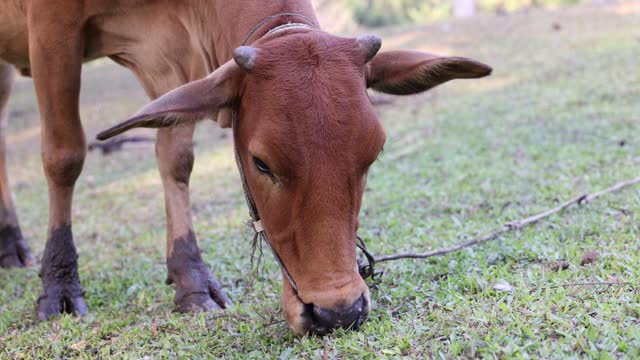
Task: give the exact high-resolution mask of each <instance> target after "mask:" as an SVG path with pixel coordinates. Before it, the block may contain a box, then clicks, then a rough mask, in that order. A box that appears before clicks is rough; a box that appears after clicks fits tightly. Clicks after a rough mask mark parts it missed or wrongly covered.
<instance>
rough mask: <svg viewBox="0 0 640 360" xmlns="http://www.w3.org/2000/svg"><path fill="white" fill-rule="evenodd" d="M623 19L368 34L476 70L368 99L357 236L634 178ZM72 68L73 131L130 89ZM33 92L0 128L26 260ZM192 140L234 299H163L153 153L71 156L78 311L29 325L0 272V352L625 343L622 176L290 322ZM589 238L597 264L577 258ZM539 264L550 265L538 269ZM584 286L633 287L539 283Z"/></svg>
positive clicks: (430, 239)
mask: <svg viewBox="0 0 640 360" xmlns="http://www.w3.org/2000/svg"><path fill="white" fill-rule="evenodd" d="M638 23H640V6H639V5H638V2H620V3H610V4H608V5H600V6H592V5H583V6H578V7H573V8H569V9H566V10H564V11H562V12H548V11H542V10H531V11H528V12H523V13H518V14H515V15H510V16H488V15H481V16H478V17H476V18H474V19H471V20H466V21H451V22H446V23H439V24H435V25H429V26H420V27H415V26H413V27H401V28H390V29H386V30H384V33H383V35H385V36H384V38H385V40H386V48H388V49H390V48H414V49H420V50H425V51H427V50H430V51H434V52H445V53H451V54H461V55H467V56H469V57H473V58H477V59H479V60H482V61H485V62H487V63H489V64H491V65H493V66H494V68H495V72H494V75H493V76H492V77H490V78H487V79H483V80H474V81H459V82H453V83H451V84H447V85H444V86H442V87H440V88H438V89H436V90H434V91H432V92H430V93H428V94H425V95H421V96H416V97H410V98H397V99H395V100H394V104H392V105H388V106H384V107H379V108H378V112H379V114H380V118H381V121H382V122H383V123H384V125H385V128H386V129H387V134H388V142H387V145H386V146H385V148H386V150H385V153H384V155H383V156H382V157H381V159H380V160H379V162H378V163H377V164H376V165H375V166H374V168H373V169H372V171H371V174H370V176H369V184H368V189H367V192H366V194H365V199H364V204H363V210H362V213H361V229H362V232H361V234H362V235H363V236H364V237H365V238H367V239H368V244H369V247H370V249H371V250H372V251H373V252H375V253H377V254H386V253H393V252H399V251H406V250H414V251H421V250H429V249H433V248H437V247H441V246H445V245H451V244H454V243H457V242H460V241H464V240H466V239H468V238H470V237H473V236H476V235H478V234H483V233H486V232H488V231H490V230H492V229H495V228H497V227H500V226H501V224H503V223H505V222H508V221H511V220H515V219H519V218H523V217H525V216H527V215H529V214H532V213H535V212H538V211H541V210H544V209H547V208H550V207H552V206H554V205H556V204H558V203H559V202H560V201H563V200H566V199H569V198H571V197H573V196H575V195H577V194H579V193H581V192H590V191H594V190H598V189H601V188H605V187H608V186H610V185H612V184H613V183H615V182H617V181H619V180H622V179H626V178H632V177H635V176H637V175H638V173H639V172H640V150H639V149H640V135H639V134H640V101H638V99H640V72H638V71H637V55H638V51H637V49H638V46H640V27H638V26H637V24H638ZM553 24H557V25H559V26H560V30H554V29H553ZM83 79H84V85H83V98H82V115H83V118H84V120H85V127H86V132H87V134H88V137H89V138H92V137H93V136H94V135H95V134H96V133H97V132H98V131H99V130H101V129H104V128H106V127H107V126H108V125H110V124H114V123H116V122H118V121H120V120H122V119H124V118H126V117H127V116H128V115H130V114H131V113H133V112H134V111H135V110H136V109H137V108H138V106H140V105H142V104H143V103H144V102H145V101H146V100H145V99H144V96H143V93H142V91H141V90H139V86H138V85H137V84H136V83H135V81H134V80H133V79H132V77H131V76H130V74H129V73H128V72H127V71H125V70H123V69H119V68H117V67H115V66H113V65H110V64H108V63H107V62H97V63H93V64H89V65H88V66H87V67H86V69H85V73H84V77H83ZM34 104H35V100H34V96H33V92H32V85H31V82H30V81H29V80H26V79H25V80H21V81H20V82H19V83H18V84H17V86H16V91H15V94H14V97H13V98H12V102H11V105H10V111H11V120H10V124H9V134H10V135H9V138H8V143H9V147H10V174H11V181H12V185H13V189H14V194H15V198H16V200H17V206H18V211H19V216H20V218H21V223H22V227H23V232H24V233H25V236H26V237H27V239H28V241H29V243H30V244H31V246H32V248H33V250H34V252H35V254H36V255H37V256H38V258H40V257H41V255H42V251H43V248H44V238H45V231H46V211H47V205H46V204H47V202H46V187H45V181H44V177H43V174H42V168H41V165H40V163H39V151H37V150H36V149H37V148H38V141H39V140H38V137H39V130H38V116H37V112H36V109H35V105H34ZM196 141H197V147H196V153H197V161H196V167H195V170H194V174H193V178H192V179H193V180H192V198H193V212H194V214H195V215H194V216H195V220H194V221H195V226H196V231H197V233H198V236H199V240H200V244H201V247H202V249H203V251H204V254H203V256H204V259H205V261H206V262H207V264H208V265H210V267H211V268H212V270H213V272H214V274H216V275H217V276H218V278H219V279H220V280H221V282H222V283H223V285H224V287H225V288H226V289H227V291H228V293H229V295H230V296H231V298H232V299H233V300H234V302H235V306H234V307H233V308H232V309H231V310H229V311H226V312H221V313H211V314H200V315H178V314H173V313H172V312H171V310H172V298H173V290H172V289H171V288H170V287H168V286H166V285H164V282H163V281H164V277H165V274H166V270H165V264H164V240H163V239H164V237H165V232H164V207H163V198H162V187H161V184H160V179H159V177H158V175H157V170H156V169H155V160H154V156H153V148H152V147H151V146H147V147H141V148H136V149H129V150H126V151H123V152H120V153H117V154H114V155H112V156H108V157H103V156H102V155H99V154H97V153H91V154H90V155H89V156H88V159H87V163H86V165H85V170H84V172H83V175H82V177H81V179H80V181H79V184H78V187H77V191H76V201H75V206H74V209H73V213H74V234H75V237H76V243H77V246H78V249H79V253H80V256H81V257H80V274H81V280H82V282H83V285H84V288H85V290H86V293H87V294H86V299H87V302H88V304H89V306H90V310H91V312H90V314H89V315H88V316H87V317H86V318H84V319H77V318H74V317H69V316H64V317H61V318H59V319H56V320H54V321H50V322H46V323H38V322H37V321H36V320H35V316H34V309H35V308H34V304H35V300H36V298H37V296H38V293H39V290H40V280H39V278H38V276H37V272H38V269H37V268H35V267H34V268H29V269H24V270H12V271H6V270H0V288H1V291H0V358H18V359H19V358H34V357H47V358H48V357H56V358H76V357H78V358H93V357H102V358H112V357H118V358H141V357H144V356H149V357H151V358H205V357H210V358H219V357H226V358H259V359H262V358H265V357H268V358H283V359H286V358H297V357H299V358H322V357H327V358H397V357H403V356H405V357H415V358H418V357H420V358H421V357H438V358H456V357H461V358H468V357H487V358H503V357H509V358H511V357H514V358H582V357H586V358H602V359H608V358H637V357H638V356H640V326H639V324H640V293H639V292H638V286H637V284H638V280H639V279H640V267H639V266H638V264H640V242H639V241H638V233H639V228H638V224H639V222H638V217H639V214H640V189H639V188H637V187H636V188H630V189H627V190H625V191H624V192H621V193H617V194H612V195H609V196H607V197H605V198H602V199H600V200H598V201H597V202H595V203H592V204H590V205H588V206H585V207H582V208H576V209H572V210H569V211H568V212H566V213H565V214H564V215H562V216H554V217H552V218H551V219H549V220H546V221H544V222H542V223H540V224H538V225H535V226H533V227H530V228H526V229H523V230H522V231H519V232H518V233H515V234H510V235H507V236H504V237H502V238H500V239H498V240H496V241H493V242H490V243H487V244H484V245H481V246H478V247H474V248H471V249H465V250H463V251H460V252H457V253H454V254H451V255H448V256H444V257H439V258H431V259H428V260H426V261H398V262H393V263H388V264H386V265H385V266H384V267H385V274H384V276H383V278H382V281H381V283H379V284H378V285H377V286H376V287H375V289H373V291H372V300H373V311H372V314H371V318H370V320H369V321H368V322H367V323H366V324H365V325H364V326H363V328H362V329H361V330H360V331H357V332H344V331H338V332H336V333H334V334H331V335H329V336H325V337H323V338H318V337H295V336H293V335H292V334H291V333H290V332H289V331H288V329H287V326H286V324H285V323H284V322H283V316H282V314H281V312H280V305H279V292H280V286H281V284H280V282H281V279H280V275H279V273H278V269H277V265H276V264H275V263H274V261H273V260H272V259H271V258H269V257H268V256H266V257H265V260H266V265H265V267H264V269H263V271H262V272H261V273H260V274H259V276H258V279H257V281H256V282H254V284H253V285H249V284H248V283H247V281H246V279H247V276H248V271H249V252H250V232H249V230H248V229H247V228H246V227H245V226H244V225H243V221H244V220H245V219H246V214H247V211H246V209H245V205H244V203H243V198H242V193H241V187H240V183H239V179H238V176H237V171H236V169H235V164H234V162H233V151H232V148H231V143H230V137H229V132H228V131H226V130H224V131H223V130H219V129H216V128H215V127H214V126H213V125H203V126H202V128H200V129H199V131H198V132H197V139H196ZM592 250H593V251H596V252H597V254H598V258H597V260H596V261H595V262H593V263H590V264H585V265H581V258H582V256H583V255H584V254H585V253H586V252H588V251H592ZM560 260H567V261H569V262H570V265H569V267H568V268H567V269H566V270H561V271H554V270H553V269H552V267H553V265H554V264H555V263H556V262H558V261H560ZM599 281H620V282H630V283H632V284H635V285H627V286H623V285H618V286H583V287H578V286H559V287H555V286H558V285H563V284H569V283H576V282H599ZM498 284H502V285H503V286H502V288H505V289H506V290H509V289H510V290H511V291H501V290H496V289H495V288H494V286H495V285H498ZM506 284H508V285H509V286H505V285H506ZM498 288H500V287H498Z"/></svg>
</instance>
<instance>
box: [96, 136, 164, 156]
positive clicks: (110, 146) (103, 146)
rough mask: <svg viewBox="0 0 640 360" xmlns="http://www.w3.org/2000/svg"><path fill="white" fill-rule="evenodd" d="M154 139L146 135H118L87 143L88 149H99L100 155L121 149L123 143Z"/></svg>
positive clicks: (151, 140) (152, 140)
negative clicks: (105, 139)
mask: <svg viewBox="0 0 640 360" xmlns="http://www.w3.org/2000/svg"><path fill="white" fill-rule="evenodd" d="M154 141H155V139H153V138H150V137H146V136H128V137H127V136H120V137H115V138H113V139H110V140H107V141H99V142H92V143H91V144H89V151H94V150H101V151H102V155H109V154H111V153H113V152H116V151H120V150H122V147H123V146H124V144H127V143H141V142H150V143H152V142H154Z"/></svg>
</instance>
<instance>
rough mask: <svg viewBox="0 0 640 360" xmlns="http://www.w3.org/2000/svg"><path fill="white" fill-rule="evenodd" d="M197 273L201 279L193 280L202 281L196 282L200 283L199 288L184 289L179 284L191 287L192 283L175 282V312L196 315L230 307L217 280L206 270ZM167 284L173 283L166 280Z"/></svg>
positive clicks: (229, 301) (229, 302) (227, 298)
mask: <svg viewBox="0 0 640 360" xmlns="http://www.w3.org/2000/svg"><path fill="white" fill-rule="evenodd" d="M198 272H199V273H200V274H201V276H202V277H200V276H196V277H195V278H197V279H202V280H204V281H196V283H201V284H200V287H199V288H193V287H189V288H185V287H184V286H181V284H182V285H186V284H190V285H193V284H194V282H191V281H188V282H181V281H178V282H176V296H175V298H174V303H175V304H176V309H175V311H176V312H180V313H187V312H192V313H198V312H203V311H204V312H207V311H212V310H218V309H226V308H227V307H228V306H230V305H231V300H229V297H228V296H227V295H226V294H225V293H224V291H223V290H222V287H221V286H220V283H219V282H218V280H216V279H215V278H214V277H213V275H211V274H210V273H209V271H208V270H206V269H204V270H201V271H198ZM167 282H168V283H172V282H173V281H172V280H168V281H167Z"/></svg>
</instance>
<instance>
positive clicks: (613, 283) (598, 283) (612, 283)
mask: <svg viewBox="0 0 640 360" xmlns="http://www.w3.org/2000/svg"><path fill="white" fill-rule="evenodd" d="M627 285H636V284H635V283H632V282H619V281H596V282H580V283H568V284H560V285H553V286H542V287H538V288H536V289H534V290H537V289H557V288H565V287H573V286H627Z"/></svg>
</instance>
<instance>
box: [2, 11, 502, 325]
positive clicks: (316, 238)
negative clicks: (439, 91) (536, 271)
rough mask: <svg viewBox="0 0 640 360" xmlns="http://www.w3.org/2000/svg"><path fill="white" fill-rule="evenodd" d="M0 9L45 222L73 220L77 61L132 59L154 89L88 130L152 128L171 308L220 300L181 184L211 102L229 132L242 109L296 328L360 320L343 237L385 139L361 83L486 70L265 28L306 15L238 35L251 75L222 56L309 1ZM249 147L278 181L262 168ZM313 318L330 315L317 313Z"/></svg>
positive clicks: (423, 85) (248, 157) (254, 176)
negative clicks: (247, 49) (37, 166)
mask: <svg viewBox="0 0 640 360" xmlns="http://www.w3.org/2000/svg"><path fill="white" fill-rule="evenodd" d="M2 6H3V8H2V9H0V62H1V61H5V62H9V63H12V64H14V65H15V66H16V67H18V68H20V69H21V71H22V72H23V73H30V74H31V75H33V77H34V81H35V84H36V91H37V92H38V99H39V105H40V110H41V113H42V114H43V116H42V128H43V132H42V134H43V139H42V142H43V161H44V164H45V169H46V171H45V173H46V175H47V178H48V180H49V181H48V183H49V190H50V191H49V192H50V202H51V205H50V220H49V221H50V226H51V228H53V229H57V228H61V227H62V226H65V225H66V224H69V223H70V220H71V219H70V208H71V197H72V193H73V184H74V183H75V179H76V178H77V175H78V174H79V172H80V170H81V168H82V161H83V159H84V147H85V142H84V136H83V133H82V128H81V125H80V119H79V116H78V91H79V84H80V66H81V63H82V61H84V60H88V59H93V58H98V57H103V56H108V57H110V58H112V59H113V60H114V61H116V62H118V63H120V64H122V65H124V66H126V67H128V68H129V69H131V70H132V72H133V73H134V74H135V75H136V76H137V77H138V79H139V80H140V82H141V84H142V86H143V87H144V89H145V90H146V92H147V93H148V94H149V96H150V97H151V98H157V97H159V98H158V99H157V100H156V101H154V102H153V103H151V104H150V105H148V106H147V107H145V108H144V109H142V110H141V111H140V112H139V113H138V114H136V115H135V116H134V117H133V118H132V119H130V120H128V121H127V122H124V123H122V124H120V125H117V126H115V127H114V128H112V129H109V130H107V131H105V132H103V133H102V134H100V135H99V138H101V139H106V138H109V137H111V136H114V135H117V134H119V133H121V132H124V131H126V130H128V129H131V128H135V127H153V128H162V129H160V130H159V132H158V141H157V146H156V153H157V158H158V166H159V168H160V174H161V177H162V182H163V185H164V189H165V200H166V209H167V228H168V230H167V236H168V239H167V240H168V242H167V258H168V263H169V271H170V278H172V280H174V281H175V282H176V284H178V283H180V284H190V285H189V286H186V285H185V286H179V287H178V289H177V293H178V294H179V296H177V298H176V303H177V306H178V308H179V309H183V308H187V307H188V308H192V307H193V306H196V307H197V306H200V307H202V308H205V309H209V308H211V307H212V306H210V305H211V303H210V302H211V301H212V300H213V301H216V302H217V304H218V305H219V306H224V305H225V304H224V302H226V300H225V299H226V298H225V297H224V294H222V292H221V290H220V289H219V286H218V285H217V281H215V279H213V278H212V277H211V275H210V274H209V273H208V271H206V268H204V266H203V265H202V260H201V258H200V257H199V254H198V250H197V244H196V240H195V236H194V235H193V226H192V223H191V214H190V202H189V190H188V183H189V176H190V173H191V168H192V164H193V151H192V143H191V137H192V135H193V131H194V126H195V125H194V124H195V122H196V121H197V120H200V119H201V118H203V117H210V118H214V119H215V118H216V116H217V114H218V113H219V112H220V117H219V123H220V124H221V125H223V126H229V125H230V121H229V115H230V113H231V111H232V110H233V111H237V112H238V114H239V119H240V122H239V124H238V128H237V130H238V131H237V132H236V133H235V134H234V136H235V141H236V144H237V146H238V149H239V152H240V156H241V158H242V161H243V163H244V164H246V169H245V172H246V176H247V181H248V184H249V187H250V189H251V192H252V194H253V196H254V197H255V201H256V203H257V207H258V210H259V212H260V214H261V216H262V218H263V222H264V226H265V228H266V231H267V234H268V235H269V238H270V240H271V243H272V244H273V247H274V250H275V251H276V252H277V253H278V254H279V255H280V257H281V258H282V261H283V263H284V264H285V266H286V268H287V269H288V271H289V272H290V274H291V276H292V277H293V278H294V279H295V281H296V284H297V286H298V292H297V294H296V293H295V292H293V291H292V289H291V288H290V287H289V285H288V284H287V283H285V286H284V291H283V298H282V304H283V308H284V312H285V317H286V318H287V321H288V322H289V325H290V327H291V328H292V329H293V330H294V331H295V332H296V333H304V332H307V331H313V332H317V333H323V332H325V331H328V330H330V328H332V327H333V326H348V325H350V324H341V323H340V317H341V316H342V315H341V314H348V316H347V315H345V318H348V319H353V318H354V316H355V317H357V318H358V321H357V324H359V323H360V320H363V319H364V318H366V316H367V314H368V311H369V304H370V301H369V291H368V289H367V286H366V285H365V283H364V282H363V280H362V279H361V278H360V276H359V274H358V271H357V269H356V253H355V238H356V232H357V229H358V212H359V210H360V205H361V201H362V194H363V191H364V186H365V183H366V173H367V169H368V168H369V166H370V165H371V164H372V163H373V162H374V161H375V159H376V157H377V156H378V153H379V152H380V151H381V149H382V146H383V144H384V141H385V134H384V131H383V130H382V127H381V126H380V123H379V122H378V120H377V118H376V116H375V113H374V111H373V109H372V107H371V104H370V103H369V100H368V96H367V92H366V87H367V85H369V86H372V87H373V88H375V89H378V90H380V91H387V92H390V93H398V94H408V93H415V92H419V91H424V90H427V89H429V88H431V87H433V86H436V85H438V84H441V83H443V82H445V81H448V80H451V79H453V78H461V77H462V78H464V77H481V76H484V75H487V74H488V73H489V72H490V69H489V68H488V67H486V66H485V65H483V64H480V63H477V62H473V61H471V60H468V59H463V58H439V57H434V56H433V55H428V54H422V53H410V52H393V53H386V55H385V53H383V54H380V55H378V57H374V58H373V60H372V61H371V62H370V63H369V64H367V61H368V60H369V59H370V58H371V57H372V56H373V55H374V54H375V52H376V50H377V48H376V49H375V50H372V49H371V47H368V46H366V45H365V46H364V47H363V45H362V43H358V42H356V41H355V40H354V39H344V38H338V37H334V36H331V35H329V34H327V33H324V32H322V31H320V30H316V29H314V30H310V29H292V30H287V31H283V32H280V33H276V34H273V35H269V36H264V35H265V34H266V33H267V32H268V31H269V30H270V29H273V28H274V27H276V26H278V25H281V24H283V23H287V22H291V21H293V22H298V23H307V24H308V25H312V23H311V22H310V21H307V20H306V19H305V18H302V17H276V18H273V19H271V20H269V21H267V22H266V23H264V24H263V25H262V26H261V27H259V28H258V29H257V30H256V31H255V32H254V33H253V34H251V36H250V38H249V39H248V40H249V41H248V44H250V45H252V46H254V47H255V48H256V54H257V58H256V62H255V64H253V63H252V68H251V72H250V73H246V72H244V71H242V69H241V68H240V67H238V66H237V64H235V63H234V62H233V61H229V59H231V57H232V54H233V51H234V49H235V48H236V47H237V46H239V45H241V42H242V39H243V38H244V36H245V35H246V34H248V33H249V30H250V29H251V28H252V27H253V26H254V25H255V24H257V23H259V22H260V21H261V20H262V19H265V18H266V17H268V16H270V15H274V14H278V13H285V12H287V13H298V14H301V15H304V16H306V17H307V18H309V19H312V20H313V21H316V17H315V14H314V12H313V10H312V6H311V4H310V2H309V1H308V0H273V1H250V0H238V1H223V0H219V1H206V0H179V1H178V0H162V1H152V0H128V1H125V0H119V1H118V0H113V1H102V0H85V1H80V0H78V1H73V2H70V1H63V0H30V1H27V0H9V1H8V3H7V2H5V3H4V4H3V5H2ZM375 42H376V38H372V37H370V38H368V40H367V43H369V44H373V43H375ZM27 45H28V46H27ZM378 46H379V42H378ZM28 49H31V50H30V51H29V50H28ZM216 69H217V70H216ZM214 70H215V71H214ZM209 73H211V74H210V75H209V76H207V77H206V78H204V79H202V80H199V81H194V80H197V79H200V78H203V77H205V75H207V74H209ZM192 81H193V82H192ZM189 82H192V83H189ZM187 83H189V84H187ZM184 84H187V85H184ZM180 85H184V86H182V87H180V88H178V89H176V90H174V91H171V92H170V93H168V94H166V95H164V96H161V95H163V94H165V93H167V92H169V91H170V90H172V89H174V88H176V87H178V86H180ZM160 96H161V97H160ZM174 125H182V126H174ZM254 157H256V158H260V159H261V160H262V161H264V162H265V163H266V164H268V165H269V167H270V168H271V169H272V171H273V174H274V175H273V176H266V175H265V174H263V173H261V172H259V171H258V170H257V168H256V166H255V164H254ZM70 234H71V233H70V231H69V237H70ZM53 237H54V238H55V236H53ZM65 239H66V238H65ZM54 246H62V247H67V248H69V249H67V250H68V251H67V252H68V253H70V254H71V250H70V249H71V248H72V247H73V242H72V241H63V242H60V245H51V246H50V244H47V250H46V252H45V257H46V256H48V255H47V254H48V253H49V252H53V251H54V250H50V248H52V247H54ZM56 252H57V253H65V251H63V250H61V249H57V250H56ZM185 259H186V260H185ZM44 266H45V264H44V263H43V267H44ZM181 267H184V268H181ZM203 269H204V270H203ZM43 271H45V272H46V271H49V269H43ZM178 278H179V279H178ZM205 279H208V280H205ZM193 284H197V286H195V287H194V286H191V285H193ZM43 285H44V286H45V289H44V292H45V294H46V293H47V291H48V289H47V287H53V288H55V287H56V286H58V285H59V284H53V285H52V284H49V283H44V284H43ZM178 285H179V284H178ZM181 299H186V300H185V302H184V303H182V302H181V301H182V300H181ZM194 299H195V300H197V301H195V303H194ZM221 302H222V303H221ZM354 304H356V305H354ZM355 308H357V309H356V310H357V314H356V313H354V311H356V310H354V309H355ZM54 312H55V311H54ZM323 314H324V315H326V314H329V315H328V317H326V318H319V317H322V316H324V315H323ZM354 314H355V315H354ZM46 315H49V314H46ZM334 318H335V319H336V320H335V321H334V320H333V319H334ZM349 321H351V320H349ZM318 324H324V325H322V327H319V326H320V325H318ZM327 324H328V325H327Z"/></svg>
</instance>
